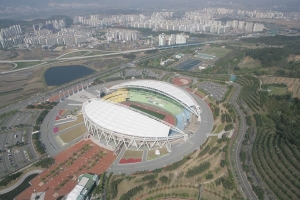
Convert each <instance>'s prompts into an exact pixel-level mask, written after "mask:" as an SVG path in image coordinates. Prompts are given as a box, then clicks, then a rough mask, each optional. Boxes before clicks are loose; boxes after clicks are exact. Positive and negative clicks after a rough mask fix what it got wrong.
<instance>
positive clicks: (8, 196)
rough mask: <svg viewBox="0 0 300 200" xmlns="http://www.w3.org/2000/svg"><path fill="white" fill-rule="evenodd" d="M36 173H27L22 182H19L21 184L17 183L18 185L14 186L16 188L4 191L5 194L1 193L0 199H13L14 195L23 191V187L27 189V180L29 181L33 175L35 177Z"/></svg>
mask: <svg viewBox="0 0 300 200" xmlns="http://www.w3.org/2000/svg"><path fill="white" fill-rule="evenodd" d="M37 175H38V174H32V175H29V176H28V177H27V178H25V180H24V181H23V183H21V185H19V186H18V187H16V189H14V190H12V191H10V192H8V193H5V194H1V195H0V199H1V200H2V199H9V200H11V199H14V198H15V197H16V196H18V195H19V194H20V193H21V192H23V191H24V190H25V189H27V188H28V187H29V186H30V184H29V183H28V182H29V181H31V179H33V178H34V177H36V176H37Z"/></svg>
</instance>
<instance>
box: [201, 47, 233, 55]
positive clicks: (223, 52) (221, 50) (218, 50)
mask: <svg viewBox="0 0 300 200" xmlns="http://www.w3.org/2000/svg"><path fill="white" fill-rule="evenodd" d="M230 51H231V50H230V49H226V48H219V47H211V48H209V49H207V50H206V51H204V53H206V54H212V55H215V56H217V57H223V56H225V55H226V54H227V53H229V52H230Z"/></svg>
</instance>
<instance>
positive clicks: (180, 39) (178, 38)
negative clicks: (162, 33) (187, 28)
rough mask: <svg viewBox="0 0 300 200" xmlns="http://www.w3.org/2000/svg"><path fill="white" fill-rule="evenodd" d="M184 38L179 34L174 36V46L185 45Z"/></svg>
mask: <svg viewBox="0 0 300 200" xmlns="http://www.w3.org/2000/svg"><path fill="white" fill-rule="evenodd" d="M185 43H186V37H185V36H184V35H183V34H182V33H181V34H177V35H176V44H185Z"/></svg>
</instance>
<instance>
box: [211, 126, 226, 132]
mask: <svg viewBox="0 0 300 200" xmlns="http://www.w3.org/2000/svg"><path fill="white" fill-rule="evenodd" d="M224 127H225V124H219V125H218V126H217V128H216V130H214V132H213V133H220V132H221V131H222V130H223V129H224Z"/></svg>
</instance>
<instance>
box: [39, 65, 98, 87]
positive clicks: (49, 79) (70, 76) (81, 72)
mask: <svg viewBox="0 0 300 200" xmlns="http://www.w3.org/2000/svg"><path fill="white" fill-rule="evenodd" d="M93 72H94V70H92V69H90V68H87V67H85V66H82V65H69V66H58V67H51V68H49V69H48V70H47V71H46V72H45V74H44V77H45V80H46V83H47V85H48V86H58V85H62V84H65V83H68V82H71V81H74V80H76V79H78V78H82V77H84V76H86V75H89V74H92V73H93Z"/></svg>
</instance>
